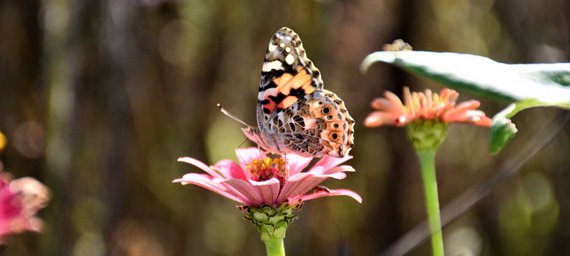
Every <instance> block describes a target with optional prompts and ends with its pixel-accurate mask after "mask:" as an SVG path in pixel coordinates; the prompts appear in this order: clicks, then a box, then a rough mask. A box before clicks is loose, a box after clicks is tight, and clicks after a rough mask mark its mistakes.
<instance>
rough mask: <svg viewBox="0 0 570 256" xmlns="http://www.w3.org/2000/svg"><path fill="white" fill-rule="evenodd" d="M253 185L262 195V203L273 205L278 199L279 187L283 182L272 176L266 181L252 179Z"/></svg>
mask: <svg viewBox="0 0 570 256" xmlns="http://www.w3.org/2000/svg"><path fill="white" fill-rule="evenodd" d="M250 182H251V184H252V185H253V187H255V188H256V189H257V191H258V193H259V194H260V195H261V196H262V198H263V202H262V204H266V205H272V204H274V203H275V201H276V200H277V197H278V196H279V188H280V187H281V183H280V182H279V180H278V179H275V178H272V179H269V180H266V181H250Z"/></svg>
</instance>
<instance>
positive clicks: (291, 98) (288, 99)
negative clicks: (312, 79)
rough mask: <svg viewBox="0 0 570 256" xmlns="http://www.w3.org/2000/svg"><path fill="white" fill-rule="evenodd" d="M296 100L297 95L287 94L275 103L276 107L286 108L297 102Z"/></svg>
mask: <svg viewBox="0 0 570 256" xmlns="http://www.w3.org/2000/svg"><path fill="white" fill-rule="evenodd" d="M297 100H299V99H298V98H297V97H295V96H287V97H286V98H285V99H283V101H281V103H279V105H277V106H278V107H280V108H282V109H285V108H288V107H289V106H291V105H293V104H295V102H297Z"/></svg>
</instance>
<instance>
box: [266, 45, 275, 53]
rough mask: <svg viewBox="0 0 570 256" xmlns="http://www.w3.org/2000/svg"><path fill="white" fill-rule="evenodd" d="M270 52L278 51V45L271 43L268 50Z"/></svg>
mask: <svg viewBox="0 0 570 256" xmlns="http://www.w3.org/2000/svg"><path fill="white" fill-rule="evenodd" d="M267 49H268V50H269V51H270V52H272V51H275V49H277V45H276V44H273V43H269V47H268V48H267Z"/></svg>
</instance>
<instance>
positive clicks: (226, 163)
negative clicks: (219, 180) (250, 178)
mask: <svg viewBox="0 0 570 256" xmlns="http://www.w3.org/2000/svg"><path fill="white" fill-rule="evenodd" d="M214 166H215V167H216V168H217V171H218V172H219V173H220V174H221V175H222V176H223V177H224V178H227V179H231V178H235V179H242V180H245V179H247V177H246V176H245V173H244V172H243V169H242V168H241V167H240V166H239V165H237V164H236V163H234V162H233V161H232V160H221V161H219V162H217V163H216V165H214Z"/></svg>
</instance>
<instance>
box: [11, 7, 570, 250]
mask: <svg viewBox="0 0 570 256" xmlns="http://www.w3.org/2000/svg"><path fill="white" fill-rule="evenodd" d="M568 13H570V3H569V2H568V1H566V0H543V1H532V0H502V1H494V0H482V1H471V0H416V1H411V0H405V1H398V0H356V1H341V0H314V1H302V0H290V1H251V0H228V1H222V0H218V1H196V0H179V1H175V0H172V1H168V0H138V1H135V0H123V1H117V0H83V1H69V0H49V1H40V0H25V1H22V0H2V1H0V131H1V132H2V133H4V134H5V135H6V137H7V138H8V146H7V148H6V149H5V150H4V152H3V153H2V154H1V155H0V159H1V160H2V162H3V164H4V166H5V170H6V171H8V172H11V173H13V174H14V176H15V177H22V176H32V177H35V178H37V179H39V180H41V181H42V182H43V183H45V184H46V185H47V186H49V187H50V188H51V190H52V193H53V194H52V200H51V201H50V204H49V206H48V207H47V208H46V209H44V210H43V211H42V212H41V217H42V218H43V219H44V220H45V231H44V233H42V234H30V233H28V234H22V235H17V236H14V237H12V238H10V240H9V247H8V249H7V250H6V252H5V255H82V256H84V255H87V256H89V255H159V256H160V255H264V253H265V251H264V246H263V244H262V242H261V241H260V239H259V235H258V232H257V230H256V229H255V227H254V226H253V225H251V224H250V223H248V222H246V221H244V220H243V219H242V216H241V214H240V212H239V211H238V210H237V209H236V208H235V207H234V206H235V203H234V202H232V201H230V200H227V199H225V198H222V197H220V196H217V195H215V194H213V193H211V192H208V191H206V190H204V189H202V188H199V187H196V186H180V185H179V184H171V180H173V179H174V178H178V177H181V176H182V175H183V174H184V173H186V172H189V171H191V172H200V170H198V169H197V168H193V167H191V166H189V165H184V164H180V163H177V162H176V159H177V158H178V157H180V156H193V157H195V158H197V159H200V160H203V161H205V162H207V163H212V164H213V163H215V162H216V161H218V160H221V159H224V158H231V159H235V156H234V149H235V148H236V147H238V146H240V147H245V146H247V145H248V144H250V143H249V142H246V143H244V144H242V142H243V141H244V140H245V137H244V136H243V135H242V134H241V132H240V125H239V124H238V123H236V122H234V121H232V120H230V119H229V118H227V117H225V116H224V115H222V114H220V113H219V110H218V109H217V107H216V103H218V102H219V103H222V104H223V105H224V106H225V107H226V108H227V109H228V110H229V111H230V112H233V113H234V114H236V115H237V116H239V117H241V118H242V119H243V120H245V121H246V122H248V123H250V124H254V123H255V107H256V97H257V86H258V83H259V75H260V72H261V71H260V69H261V64H262V61H263V56H264V53H265V51H266V47H267V44H268V41H269V39H270V38H271V36H272V35H273V33H274V32H275V31H276V30H277V29H278V28H280V27H282V26H288V27H290V28H292V29H294V30H295V31H296V32H297V33H298V34H299V35H300V36H301V38H302V40H303V42H304V46H305V49H306V50H307V52H308V56H309V58H311V59H312V60H313V62H314V63H315V64H316V65H317V67H319V68H320V70H321V72H322V74H323V79H324V81H325V88H327V89H330V90H332V91H334V92H336V93H337V94H338V95H339V96H340V97H341V98H343V99H344V100H345V102H346V105H347V107H348V109H349V111H350V113H351V114H352V116H353V117H354V119H355V120H356V121H357V123H356V126H355V130H356V134H355V139H356V143H355V147H354V149H353V150H352V151H351V154H352V155H354V159H353V160H351V161H350V162H349V164H351V165H353V166H354V167H355V168H356V170H357V172H356V173H353V174H350V175H349V176H348V178H347V179H345V180H343V181H336V180H335V181H332V180H331V181H327V182H326V184H325V185H326V186H328V187H330V188H341V187H342V188H349V189H352V190H354V191H356V192H358V193H359V194H360V195H362V197H363V198H364V203H363V204H362V205H359V204H357V203H355V202H354V201H353V200H351V199H347V198H327V199H321V200H316V201H311V202H309V203H307V204H305V206H304V208H303V210H302V211H301V212H300V213H299V215H300V217H299V219H298V220H297V221H296V222H294V223H293V224H292V225H291V226H290V228H289V230H288V233H287V238H286V240H285V244H286V248H287V252H288V254H289V255H378V254H381V253H383V252H385V250H386V249H387V248H389V246H390V245H392V244H393V243H394V242H395V241H397V240H398V238H400V237H402V236H403V235H404V234H406V232H407V231H409V230H410V229H412V228H413V227H415V226H416V225H418V224H419V223H421V222H422V221H423V220H424V218H425V215H426V214H425V208H424V198H423V189H422V186H421V177H420V173H419V169H418V162H417V160H416V158H415V155H414V153H413V151H412V150H411V148H410V146H409V145H408V143H407V141H406V138H405V134H404V130H403V129H398V128H393V127H383V128H376V129H368V128H364V127H363V125H362V121H363V120H364V118H365V116H366V115H367V113H368V112H370V108H369V103H370V101H371V100H372V99H373V98H375V97H379V96H382V95H383V92H384V91H385V90H392V91H394V92H396V93H397V94H398V95H400V94H401V88H402V86H404V85H409V86H411V87H412V88H413V89H415V90H422V89H424V88H431V89H433V90H437V91H439V90H440V89H441V88H442V87H441V86H440V85H438V84H435V83H432V82H429V81H426V80H422V79H418V78H416V77H414V76H411V75H409V74H407V73H404V72H402V71H400V70H399V69H397V68H394V67H391V66H388V65H386V64H375V65H374V66H373V67H372V68H371V69H370V70H369V72H368V73H366V74H361V73H360V72H359V69H358V68H359V64H360V62H361V61H362V59H363V58H364V57H365V56H366V55H367V54H368V53H371V52H373V51H376V50H380V49H381V48H382V45H383V44H385V43H390V42H392V41H393V40H394V39H397V38H402V39H404V40H405V41H407V42H409V43H410V44H411V45H412V46H413V47H414V49H416V50H429V51H454V52H462V53H472V54H479V55H484V56H488V57H491V58H493V59H495V60H498V61H502V62H507V63H539V62H568V60H569V57H570V54H569V52H570V51H569V50H570V18H569V16H568ZM470 98H475V99H478V100H481V101H482V109H483V110H485V111H486V112H487V114H488V115H490V116H492V115H494V114H495V113H496V112H498V111H499V110H500V109H502V108H504V107H505V106H506V105H507V103H505V102H495V101H492V100H486V99H482V98H478V97H477V96H476V95H468V94H462V96H461V98H460V99H461V100H465V99H470ZM560 112H561V111H559V110H556V109H552V108H539V109H532V110H528V111H525V112H523V113H521V114H519V115H518V116H517V117H515V119H514V121H515V123H516V124H517V125H518V128H519V134H518V135H517V137H515V139H514V141H513V142H512V143H510V145H509V146H508V147H507V148H506V150H504V151H503V152H502V153H501V154H499V155H498V156H490V155H489V154H488V153H487V138H488V135H489V131H488V130H487V129H484V128H479V127H470V126H461V125H453V126H451V127H450V129H449V136H448V138H447V140H446V142H445V143H444V144H443V146H442V148H441V150H440V152H439V153H438V159H437V166H438V180H439V191H440V200H441V201H440V203H441V205H442V206H445V205H446V204H448V203H449V202H451V201H452V200H453V199H455V198H456V197H457V196H458V195H460V194H461V193H462V192H464V191H466V190H467V189H469V188H471V187H473V186H476V185H478V184H485V183H486V182H488V181H489V180H490V179H491V178H492V177H494V176H495V175H496V172H497V168H498V166H500V165H501V164H502V163H504V162H505V161H507V160H510V159H511V158H512V157H513V156H514V155H516V152H517V150H519V149H520V147H523V146H525V145H527V144H528V143H530V141H531V138H533V137H534V136H535V135H536V134H538V133H540V132H541V131H542V130H543V129H545V127H547V126H548V124H549V123H551V122H552V120H554V119H555V117H556V116H557V114H559V113H560ZM569 136H570V128H568V127H566V128H564V129H563V130H562V132H561V133H559V134H557V135H556V136H555V139H554V140H553V142H552V143H550V144H549V145H548V146H547V147H545V148H544V149H543V150H542V151H540V152H539V153H538V154H536V155H535V156H533V157H532V158H531V159H530V161H528V162H526V163H525V164H524V165H523V168H522V169H521V170H520V172H518V173H516V174H515V175H513V176H512V177H510V178H509V179H507V180H506V182H502V183H500V184H499V185H498V186H496V187H495V189H494V190H493V191H492V193H490V194H489V195H487V196H486V197H484V198H483V199H482V200H480V201H479V202H478V203H477V204H476V205H475V207H473V208H471V209H469V210H468V211H466V212H464V213H462V214H461V215H460V217H459V218H458V219H456V220H455V221H453V222H452V223H451V224H450V225H448V226H446V227H445V229H444V239H445V243H446V250H447V252H448V255H570V244H569V243H568V241H570V172H569V171H570V170H569V169H570V160H569V158H568V156H570V138H569ZM430 253H431V250H430V245H429V242H423V243H421V244H420V245H419V246H418V247H417V248H414V249H413V250H411V252H410V255H429V254H430Z"/></svg>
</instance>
